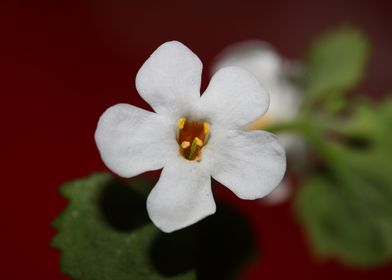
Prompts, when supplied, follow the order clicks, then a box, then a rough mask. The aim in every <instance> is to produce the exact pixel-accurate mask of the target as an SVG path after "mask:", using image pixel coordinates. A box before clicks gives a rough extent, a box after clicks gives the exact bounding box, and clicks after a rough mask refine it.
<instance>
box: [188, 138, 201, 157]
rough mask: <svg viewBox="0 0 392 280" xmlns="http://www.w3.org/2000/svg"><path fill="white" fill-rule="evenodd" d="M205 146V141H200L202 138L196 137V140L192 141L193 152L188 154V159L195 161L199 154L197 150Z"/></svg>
mask: <svg viewBox="0 0 392 280" xmlns="http://www.w3.org/2000/svg"><path fill="white" fill-rule="evenodd" d="M198 146H199V147H201V146H203V141H201V140H200V138H198V137H195V139H193V141H192V146H191V150H190V152H189V154H188V157H187V158H188V159H194V158H195V155H196V152H197V148H198Z"/></svg>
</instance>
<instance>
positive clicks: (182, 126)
mask: <svg viewBox="0 0 392 280" xmlns="http://www.w3.org/2000/svg"><path fill="white" fill-rule="evenodd" d="M185 122H186V118H181V119H179V120H178V124H177V126H178V128H179V129H183V128H184V125H185Z"/></svg>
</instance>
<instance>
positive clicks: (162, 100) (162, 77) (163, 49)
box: [136, 41, 203, 114]
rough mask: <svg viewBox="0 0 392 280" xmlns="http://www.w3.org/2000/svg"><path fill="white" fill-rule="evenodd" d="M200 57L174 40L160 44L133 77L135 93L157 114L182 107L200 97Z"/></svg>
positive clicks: (201, 66) (175, 110)
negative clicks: (136, 91) (134, 78)
mask: <svg viewBox="0 0 392 280" xmlns="http://www.w3.org/2000/svg"><path fill="white" fill-rule="evenodd" d="M202 68H203V65H202V63H201V61H200V59H199V58H198V57H197V56H196V55H195V54H194V53H193V52H192V51H191V50H190V49H188V48H187V47H186V46H184V45H183V44H182V43H180V42H177V41H172V42H167V43H164V44H163V45H161V46H160V47H159V48H158V49H157V50H156V51H155V52H154V53H153V54H152V55H151V56H150V58H148V59H147V60H146V62H145V63H144V64H143V66H142V67H141V68H140V70H139V72H138V74H137V76H136V88H137V90H138V92H139V94H140V95H141V96H142V97H143V99H144V100H145V101H147V102H148V103H149V104H150V105H151V107H152V108H153V109H154V111H155V112H157V113H164V114H170V113H173V112H175V113H176V114H181V113H183V112H178V111H179V110H183V109H184V106H187V105H188V104H193V103H194V102H196V101H197V100H198V99H199V97H200V83H201V72H202Z"/></svg>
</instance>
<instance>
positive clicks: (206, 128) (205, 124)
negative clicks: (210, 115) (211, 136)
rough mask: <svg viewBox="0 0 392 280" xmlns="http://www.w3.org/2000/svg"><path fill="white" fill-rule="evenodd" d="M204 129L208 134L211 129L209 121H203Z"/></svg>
mask: <svg viewBox="0 0 392 280" xmlns="http://www.w3.org/2000/svg"><path fill="white" fill-rule="evenodd" d="M203 129H204V133H205V134H207V133H208V131H209V130H210V126H209V125H208V123H206V122H205V123H203Z"/></svg>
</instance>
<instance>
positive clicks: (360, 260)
mask: <svg viewBox="0 0 392 280" xmlns="http://www.w3.org/2000/svg"><path fill="white" fill-rule="evenodd" d="M359 181H360V179H358V180H356V181H353V182H347V180H346V183H345V184H350V186H347V185H344V183H342V182H339V181H334V180H332V179H331V178H330V177H325V176H324V177H323V176H318V177H317V176H316V177H314V178H312V179H311V180H310V181H309V182H308V183H307V184H306V185H304V186H303V187H302V188H301V190H300V192H299V193H298V196H297V201H296V206H297V210H298V213H299V216H300V218H301V219H302V221H303V222H304V224H305V226H306V228H307V233H308V235H309V237H310V240H311V243H312V245H313V248H314V249H315V252H316V253H317V254H318V255H319V256H320V257H338V258H340V259H341V260H342V261H344V262H346V263H348V264H351V265H357V266H364V267H369V266H370V267H372V266H377V265H382V264H384V263H386V262H387V261H390V259H391V257H392V210H391V209H390V207H389V206H388V205H386V204H385V202H386V199H385V201H378V200H377V199H374V198H368V197H366V193H367V192H366V191H365V192H364V193H361V191H362V190H363V188H364V186H360V185H356V186H354V185H353V184H354V183H358V182H359ZM353 187H356V188H357V189H354V188H353ZM367 187H370V186H365V188H367ZM379 191H380V190H379ZM390 198H391V196H389V199H390ZM389 201H390V200H389Z"/></svg>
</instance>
